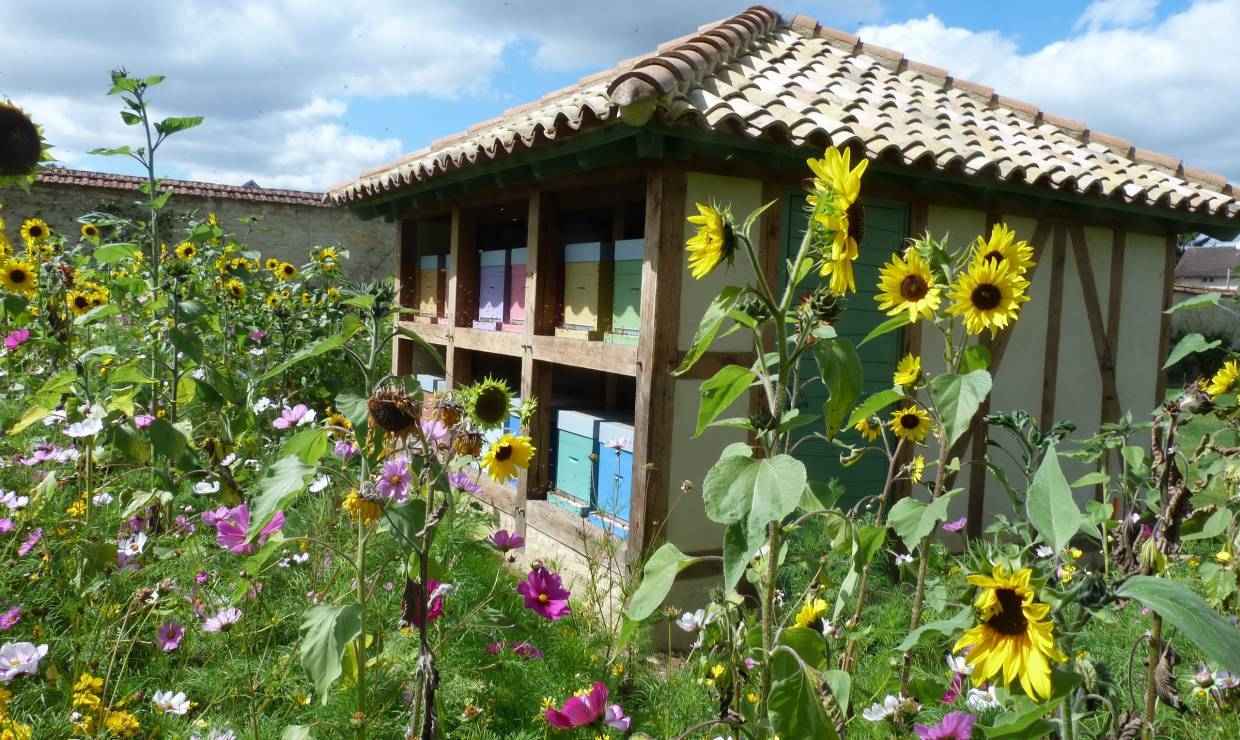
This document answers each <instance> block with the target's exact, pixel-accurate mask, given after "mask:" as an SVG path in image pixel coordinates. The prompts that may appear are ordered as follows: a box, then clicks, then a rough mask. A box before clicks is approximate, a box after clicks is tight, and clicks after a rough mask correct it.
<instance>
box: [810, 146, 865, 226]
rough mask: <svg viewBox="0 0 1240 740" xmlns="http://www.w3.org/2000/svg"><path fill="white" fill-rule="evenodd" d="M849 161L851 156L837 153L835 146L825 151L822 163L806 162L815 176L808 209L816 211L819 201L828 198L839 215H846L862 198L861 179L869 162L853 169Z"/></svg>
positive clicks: (859, 164)
mask: <svg viewBox="0 0 1240 740" xmlns="http://www.w3.org/2000/svg"><path fill="white" fill-rule="evenodd" d="M851 160H852V153H851V152H850V151H849V150H848V149H845V150H843V151H840V150H839V148H838V147H834V146H830V147H827V151H826V152H825V154H824V155H823V158H822V159H809V160H806V164H807V165H809V169H810V171H811V172H813V173H814V184H813V188H812V190H811V191H810V193H809V195H808V196H806V201H807V202H808V203H809V205H810V207H812V208H815V209H816V208H817V206H818V204H819V202H820V199H821V198H823V197H827V196H830V197H831V198H833V199H834V201H835V202H834V203H833V204H832V205H833V206H835V207H836V208H837V209H838V210H839V211H841V212H847V211H848V209H849V208H850V207H851V206H852V205H853V204H854V203H856V202H857V198H858V197H860V195H861V176H862V175H864V174H865V170H866V167H868V166H869V164H870V161H869V160H868V159H862V160H861V161H860V162H858V163H857V166H856V167H853V166H852V161H851Z"/></svg>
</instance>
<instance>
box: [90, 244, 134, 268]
mask: <svg viewBox="0 0 1240 740" xmlns="http://www.w3.org/2000/svg"><path fill="white" fill-rule="evenodd" d="M137 251H138V247H137V245H135V244H128V243H119V244H104V245H103V246H101V247H98V248H96V249H95V252H94V256H95V261H96V262H98V263H99V264H101V265H107V264H111V263H113V262H119V261H121V260H123V259H126V258H128V257H132V256H134V253H135V252H137Z"/></svg>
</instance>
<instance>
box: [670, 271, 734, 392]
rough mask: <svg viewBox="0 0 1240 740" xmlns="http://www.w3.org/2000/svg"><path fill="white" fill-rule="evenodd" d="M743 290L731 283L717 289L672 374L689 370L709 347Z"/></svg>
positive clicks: (679, 373)
mask: <svg viewBox="0 0 1240 740" xmlns="http://www.w3.org/2000/svg"><path fill="white" fill-rule="evenodd" d="M742 293H743V290H742V289H741V288H738V287H736V286H733V285H729V286H727V287H725V288H724V289H723V290H721V291H719V295H717V296H715V299H714V300H713V301H711V302H710V305H709V306H707V307H706V313H704V314H702V321H701V322H700V323H699V324H698V328H697V332H696V333H695V334H694V335H693V343H692V344H690V345H689V351H688V352H686V353H685V359H684V360H683V361H682V362H681V363H680V367H678V368H676V370H675V372H673V373H672V374H673V375H683V374H685V373H687V372H689V368H691V367H693V365H694V363H696V362H697V361H698V359H699V358H701V356H702V355H703V354H705V352H706V350H707V349H709V348H710V343H711V342H713V341H715V336H716V335H718V334H719V329H720V327H722V326H723V322H724V320H725V319H727V317H728V312H729V311H731V310H732V308H733V307H734V306H735V305H736V302H737V300H739V299H740V297H741V294H742Z"/></svg>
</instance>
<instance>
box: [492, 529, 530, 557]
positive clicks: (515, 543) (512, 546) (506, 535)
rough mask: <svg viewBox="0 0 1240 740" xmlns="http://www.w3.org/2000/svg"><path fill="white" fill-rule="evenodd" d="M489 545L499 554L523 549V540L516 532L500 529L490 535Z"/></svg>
mask: <svg viewBox="0 0 1240 740" xmlns="http://www.w3.org/2000/svg"><path fill="white" fill-rule="evenodd" d="M491 545H492V546H493V547H494V548H495V549H496V550H499V551H500V552H508V551H509V550H518V549H520V548H522V547H525V538H524V537H522V536H521V535H519V534H517V533H516V532H509V531H508V530H506V529H500V530H497V531H496V532H495V534H493V535H491Z"/></svg>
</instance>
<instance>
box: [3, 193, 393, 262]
mask: <svg viewBox="0 0 1240 740" xmlns="http://www.w3.org/2000/svg"><path fill="white" fill-rule="evenodd" d="M140 198H142V195H141V194H140V193H138V192H136V191H127V190H112V189H104V188H92V187H80V186H65V185H51V184H46V183H36V184H35V185H34V187H33V188H31V191H30V192H29V193H24V192H22V191H21V190H19V189H16V188H12V189H6V190H4V191H0V203H3V204H4V210H3V211H0V214H2V215H3V216H4V218H5V220H6V221H7V222H8V235H9V239H10V240H11V241H14V242H16V241H17V240H18V236H17V235H18V229H20V228H21V223H22V221H24V220H25V219H27V218H31V217H34V216H37V217H39V218H42V219H43V220H44V221H47V222H48V224H49V225H50V226H51V227H52V230H53V231H55V232H57V233H60V234H66V235H70V236H72V237H73V238H75V239H76V237H77V234H78V233H79V229H80V228H81V225H80V223H79V222H78V221H77V219H78V217H80V216H82V215H83V214H86V213H90V212H92V211H102V212H105V213H114V214H118V215H128V216H131V217H133V216H137V217H140V215H141V213H142V209H141V208H139V207H138V206H136V205H135V201H137V200H139V199H140ZM195 210H196V211H198V213H199V214H200V215H201V214H205V213H206V212H208V211H215V213H216V217H217V218H218V219H219V221H220V225H221V226H223V227H224V228H225V229H227V230H230V231H234V232H236V233H237V234H238V236H244V237H245V241H246V242H247V243H248V245H249V247H250V249H254V250H257V251H259V252H262V253H263V256H264V257H267V256H274V257H276V258H278V259H282V260H288V261H289V262H293V263H295V264H298V265H301V264H303V263H305V262H306V261H307V257H306V253H307V250H309V249H310V248H311V247H316V246H339V247H341V248H343V249H347V250H349V259H348V261H346V262H345V265H344V267H345V270H346V273H347V274H348V276H349V277H350V278H352V279H355V280H380V279H386V278H389V277H391V275H392V269H393V265H395V261H394V257H393V252H392V250H393V249H394V248H395V245H396V224H395V223H387V222H384V221H383V220H381V219H372V220H370V221H362V220H361V219H359V218H358V217H357V216H356V215H354V214H353V213H352V212H351V211H349V210H348V209H347V208H336V207H323V206H311V205H296V204H287V203H268V202H261V201H248V200H239V199H232V198H207V197H202V196H194V195H186V196H177V195H176V194H175V192H174V194H173V196H172V199H171V200H170V201H169V203H168V212H170V213H171V215H172V218H173V219H174V221H179V220H182V219H184V218H185V216H186V215H187V214H189V213H190V212H192V211H195ZM245 216H258V217H261V218H262V220H261V221H260V222H258V223H255V224H244V223H240V222H239V221H238V220H237V219H239V218H242V217H245ZM247 232H248V236H247ZM175 240H176V237H175V236H174V237H172V238H169V239H168V240H167V242H168V243H169V244H170V245H171V244H172V243H173V242H174V241H175Z"/></svg>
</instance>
